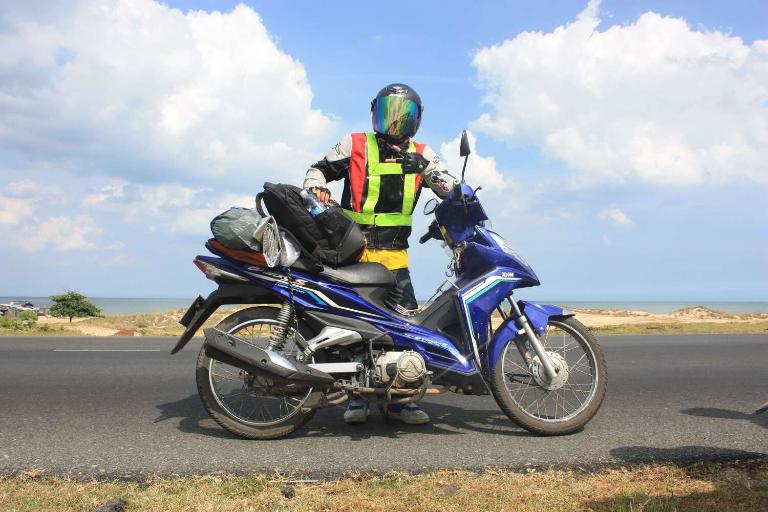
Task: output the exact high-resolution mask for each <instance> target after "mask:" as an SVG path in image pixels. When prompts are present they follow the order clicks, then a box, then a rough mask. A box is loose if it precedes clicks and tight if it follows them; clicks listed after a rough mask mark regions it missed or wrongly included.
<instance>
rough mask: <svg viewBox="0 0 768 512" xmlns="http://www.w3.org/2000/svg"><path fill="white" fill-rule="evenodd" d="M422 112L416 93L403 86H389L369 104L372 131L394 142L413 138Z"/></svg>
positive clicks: (422, 108)
mask: <svg viewBox="0 0 768 512" xmlns="http://www.w3.org/2000/svg"><path fill="white" fill-rule="evenodd" d="M423 111H424V107H423V106H422V104H421V98H420V97H419V95H418V94H417V93H416V91H414V90H413V89H411V88H410V87H408V86H407V85H405V84H389V85H388V86H386V87H385V88H383V89H382V90H380V91H379V94H377V95H376V97H375V98H373V101H372V102H371V119H372V121H373V131H375V132H376V133H378V134H380V135H383V136H385V137H387V138H388V139H391V140H394V141H401V140H403V139H405V138H410V137H413V136H414V135H415V134H416V130H418V129H419V124H420V123H421V113H422V112H423Z"/></svg>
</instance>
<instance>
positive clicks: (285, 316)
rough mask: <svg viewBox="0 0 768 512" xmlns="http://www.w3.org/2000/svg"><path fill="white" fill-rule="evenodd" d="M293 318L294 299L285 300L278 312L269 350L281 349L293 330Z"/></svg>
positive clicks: (270, 337)
mask: <svg viewBox="0 0 768 512" xmlns="http://www.w3.org/2000/svg"><path fill="white" fill-rule="evenodd" d="M292 319H293V303H292V301H286V302H283V306H282V307H281V308H280V313H278V314H277V318H276V319H275V321H276V322H277V325H274V326H273V327H272V334H270V336H269V347H267V350H274V351H278V352H279V351H280V350H282V349H283V346H284V345H285V339H286V338H287V337H288V333H289V332H290V330H291V320H292Z"/></svg>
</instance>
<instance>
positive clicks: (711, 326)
mask: <svg viewBox="0 0 768 512" xmlns="http://www.w3.org/2000/svg"><path fill="white" fill-rule="evenodd" d="M243 307H248V306H243ZM238 309H241V307H239V306H238V307H236V308H227V309H220V310H218V311H216V312H215V313H214V314H213V315H212V316H211V318H210V319H209V320H208V321H207V322H206V323H205V325H204V326H203V328H207V327H213V326H215V325H216V324H218V323H219V322H220V321H221V320H223V319H224V318H225V317H226V316H228V315H230V314H232V313H233V312H235V311H237V310H238ZM185 311H186V310H185V309H177V310H173V311H166V312H162V313H142V314H135V315H106V316H103V317H93V318H85V319H78V320H75V322H73V323H71V324H68V323H62V324H49V323H44V322H41V321H38V322H36V323H32V324H31V325H26V326H24V327H23V328H22V327H20V326H19V324H18V323H11V322H6V323H3V322H2V321H0V336H93V335H107V334H112V333H116V334H115V335H116V336H181V334H182V333H183V332H184V328H183V327H182V326H181V325H180V324H179V319H180V318H181V317H182V315H183V314H184V312H185ZM577 318H578V315H577ZM1 319H2V317H0V320H1ZM492 321H493V325H494V328H496V327H498V325H499V324H500V323H501V317H500V316H498V315H494V317H493V318H492ZM590 329H591V330H592V331H593V332H594V333H595V334H597V335H600V334H753V333H758V334H760V333H768V320H750V321H743V320H742V321H738V320H737V321H733V322H729V321H720V322H708V321H707V320H701V321H696V322H675V321H670V322H659V321H649V322H644V323H631V324H620V325H610V326H605V327H590Z"/></svg>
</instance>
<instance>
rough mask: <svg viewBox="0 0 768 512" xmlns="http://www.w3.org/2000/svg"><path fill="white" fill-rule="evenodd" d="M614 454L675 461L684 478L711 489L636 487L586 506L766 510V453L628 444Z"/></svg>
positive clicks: (640, 460) (626, 458)
mask: <svg viewBox="0 0 768 512" xmlns="http://www.w3.org/2000/svg"><path fill="white" fill-rule="evenodd" d="M611 455H613V456H614V457H616V458H618V459H622V460H624V461H626V462H627V463H629V464H632V465H634V464H638V463H672V464H675V465H677V466H678V467H679V468H680V469H681V470H682V472H683V475H682V477H683V478H691V479H695V480H699V481H705V482H707V483H709V484H711V485H712V487H713V489H712V490H711V491H709V490H708V491H706V492H699V491H697V492H691V493H690V494H679V493H677V494H675V492H674V491H667V492H669V494H666V495H661V496H660V495H657V494H656V493H657V492H658V490H655V491H653V492H652V493H645V492H642V491H636V492H634V493H631V494H621V495H618V496H612V497H610V498H606V499H602V500H593V501H588V502H585V503H583V506H584V508H585V509H587V510H595V511H608V510H670V511H671V510H681V511H683V510H691V511H699V510H726V509H728V510H730V509H731V507H736V506H737V505H738V509H739V510H746V511H752V510H754V511H762V510H766V508H765V507H766V505H768V502H767V501H766V493H765V473H764V471H765V469H764V467H765V466H764V464H765V460H766V455H765V454H762V453H756V452H749V451H744V450H732V449H728V448H717V447H712V446H679V447H676V448H654V447H650V446H624V447H621V448H615V449H613V450H611ZM711 462H728V463H729V465H728V466H726V467H722V466H716V465H715V466H713V465H712V464H702V463H711ZM737 469H738V470H739V471H738V472H737V471H736V470H737ZM758 488H761V489H758ZM758 491H759V492H758Z"/></svg>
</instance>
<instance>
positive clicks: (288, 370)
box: [203, 328, 336, 386]
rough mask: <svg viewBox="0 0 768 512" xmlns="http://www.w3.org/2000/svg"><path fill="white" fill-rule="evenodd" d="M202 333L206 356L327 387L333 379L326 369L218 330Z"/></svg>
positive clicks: (280, 376)
mask: <svg viewBox="0 0 768 512" xmlns="http://www.w3.org/2000/svg"><path fill="white" fill-rule="evenodd" d="M203 333H204V334H205V353H206V355H207V356H208V357H210V358H211V359H216V360H217V361H221V362H223V363H227V364H230V365H232V366H235V367H237V368H240V369H242V370H245V371H247V372H251V373H257V374H258V373H261V374H267V375H272V376H275V377H278V378H280V379H284V380H288V381H293V382H300V383H302V384H307V385H313V386H323V385H327V386H330V385H332V384H333V383H334V382H335V381H336V379H335V378H334V377H333V376H331V375H328V374H327V373H325V372H322V371H320V370H316V369H314V368H311V367H309V366H307V365H305V364H302V363H299V362H298V361H291V360H289V359H287V358H286V357H285V356H283V355H282V354H280V353H278V352H273V351H271V350H264V349H261V348H259V347H256V346H254V345H252V344H250V343H248V342H247V341H245V340H243V339H241V338H238V337H236V336H232V335H231V334H227V333H226V332H224V331H220V330H219V329H215V328H210V329H205V330H204V331H203Z"/></svg>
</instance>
